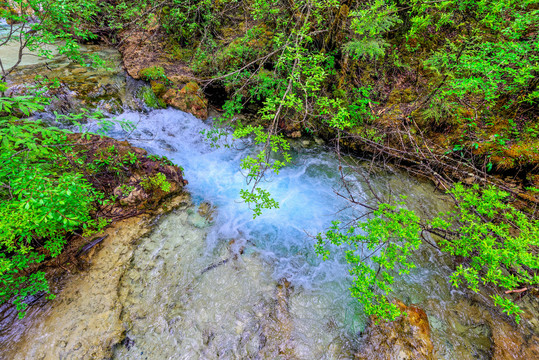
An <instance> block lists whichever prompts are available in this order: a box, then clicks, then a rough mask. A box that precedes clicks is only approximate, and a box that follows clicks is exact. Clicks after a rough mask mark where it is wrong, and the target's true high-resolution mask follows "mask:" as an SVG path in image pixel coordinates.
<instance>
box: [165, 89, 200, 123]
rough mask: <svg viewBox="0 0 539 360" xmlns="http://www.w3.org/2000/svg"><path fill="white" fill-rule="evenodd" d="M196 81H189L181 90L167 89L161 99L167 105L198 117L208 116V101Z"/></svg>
mask: <svg viewBox="0 0 539 360" xmlns="http://www.w3.org/2000/svg"><path fill="white" fill-rule="evenodd" d="M203 96H204V95H203V94H202V90H201V89H200V86H198V84H197V83H196V82H189V83H187V84H185V86H184V87H183V88H182V89H181V90H179V91H178V90H176V89H169V90H168V91H167V92H166V93H165V94H164V95H163V100H164V101H165V103H166V104H167V105H170V106H172V107H175V108H176V109H179V110H182V111H185V112H188V113H191V114H193V115H195V116H196V117H198V118H200V119H206V118H207V117H208V102H207V101H206V99H204V97H203Z"/></svg>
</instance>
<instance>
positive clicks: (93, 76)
mask: <svg viewBox="0 0 539 360" xmlns="http://www.w3.org/2000/svg"><path fill="white" fill-rule="evenodd" d="M2 26H3V27H4V28H5V24H4V25H2V24H0V28H1V27H2ZM0 31H1V30H0ZM2 50H4V48H3V49H2ZM90 50H92V49H90ZM97 50H99V51H103V54H105V56H106V57H107V58H112V59H118V58H119V56H118V54H117V52H115V51H113V50H110V49H101V50H100V49H97ZM13 51H14V50H13ZM2 55H4V53H3V54H2ZM49 67H50V68H52V69H53V70H51V71H53V72H54V71H56V72H58V73H64V74H67V75H66V76H67V78H69V79H71V78H73V79H71V80H70V81H71V82H75V83H80V84H79V85H80V86H86V87H89V89H87V90H88V92H89V93H88V94H86V92H87V91H86V90H85V89H86V88H84V89H83V90H84V91H79V93H83V95H85V96H86V97H87V98H88V99H94V98H95V99H97V100H96V102H97V103H99V104H104V103H106V104H110V102H114V103H117V104H118V106H116V105H115V106H111V108H113V109H118V108H121V107H125V106H128V107H131V108H133V107H134V108H137V106H132V105H133V104H135V100H134V99H135V96H134V95H133V94H134V93H136V91H138V88H139V86H140V84H139V83H137V82H134V81H133V80H132V79H129V78H126V77H125V74H124V73H123V72H121V71H120V70H118V69H119V67H118V66H116V67H115V69H116V70H114V71H113V72H112V75H111V74H109V73H106V71H105V72H103V71H101V72H99V73H94V72H93V70H90V69H82V68H80V67H76V66H73V65H71V64H69V63H67V62H66V61H65V59H55V60H54V61H53V62H49ZM25 71H26V72H28V73H32V72H35V71H36V70H35V69H34V68H33V67H27V68H22V70H21V72H20V74H23V75H24V73H25ZM54 74H56V73H54ZM54 74H53V75H54ZM55 76H56V75H55ZM93 92H96V95H95V96H94V94H93ZM109 93H111V94H114V95H109ZM118 94H119V95H118ZM88 101H89V100H88ZM109 107H110V106H109ZM111 112H114V111H111ZM42 116H43V117H44V118H45V119H47V116H48V115H47V114H42ZM117 119H120V120H127V121H130V122H132V123H133V124H135V125H136V130H135V131H133V132H132V133H129V134H126V133H125V132H123V131H122V130H121V129H120V128H119V127H117V128H116V129H115V130H113V131H112V132H111V135H112V136H114V137H117V138H120V139H124V138H127V139H128V140H129V141H131V142H132V143H134V144H135V145H137V146H140V147H142V148H145V149H147V150H148V151H149V152H150V153H152V154H156V155H162V156H167V157H168V158H169V159H171V160H172V161H174V162H175V163H177V164H179V165H181V166H182V167H183V168H184V169H185V178H186V179H188V180H189V182H190V184H189V185H188V186H187V189H188V191H189V192H190V193H191V194H192V198H193V203H194V204H193V206H192V207H191V208H189V209H188V210H187V211H186V210H181V211H175V212H172V213H171V214H169V215H166V216H164V217H163V218H162V219H160V220H159V222H158V223H157V225H156V226H155V229H154V231H153V232H151V234H150V235H148V236H146V237H145V238H142V239H140V240H139V242H138V245H137V247H136V250H135V252H134V254H133V256H132V259H131V261H130V265H129V267H128V268H127V270H125V272H124V273H123V276H122V278H121V281H120V287H119V289H118V295H119V298H120V301H121V304H122V306H123V310H122V313H121V320H122V322H123V323H124V326H125V330H126V340H125V341H124V342H123V344H118V345H117V346H116V347H115V349H114V357H115V358H116V359H214V358H215V359H216V358H220V359H221V358H222V359H247V358H252V359H257V358H260V359H278V358H283V359H351V358H353V357H354V354H355V353H357V352H358V351H361V341H360V334H361V332H362V331H363V330H364V328H365V325H366V323H367V319H366V317H365V316H364V315H363V313H362V312H361V308H360V307H359V306H358V305H357V301H355V300H354V299H353V298H351V296H350V294H349V292H348V287H349V286H350V277H349V276H348V273H347V269H348V267H347V264H346V263H345V261H344V260H343V256H342V251H341V252H339V251H337V254H336V256H333V257H332V258H331V259H330V260H329V261H327V262H322V261H321V259H320V258H319V257H317V256H316V254H315V252H314V246H313V245H314V243H315V240H314V239H313V237H312V235H316V234H317V233H319V232H323V231H324V230H325V229H327V228H328V227H329V226H330V225H331V222H332V221H333V220H336V219H339V220H342V221H344V222H346V221H349V220H351V219H354V218H355V217H357V216H360V215H361V210H358V209H352V208H349V207H348V205H349V204H348V203H347V201H346V200H344V199H342V198H341V197H339V196H338V195H337V194H336V192H339V191H341V192H342V190H343V189H342V188H341V175H340V173H339V171H338V168H339V166H340V165H343V166H344V169H345V171H346V169H347V163H349V162H351V161H352V160H353V159H352V158H348V159H344V161H345V163H344V164H341V163H339V161H338V159H337V158H336V157H335V156H334V155H333V154H332V153H331V152H330V151H328V149H326V148H324V147H323V146H321V145H316V144H315V142H313V141H302V142H298V143H296V144H295V147H294V150H293V151H292V156H293V163H292V165H290V166H288V167H286V168H284V169H283V170H282V171H281V173H280V174H279V175H273V176H270V178H268V181H267V182H265V183H263V184H262V185H263V187H265V188H266V189H267V190H269V191H270V193H271V194H272V196H273V197H274V198H275V200H277V201H278V202H279V204H280V207H279V209H272V210H266V211H265V212H264V213H263V215H262V216H260V217H258V218H256V219H253V216H252V211H251V210H250V209H249V208H248V207H247V206H246V205H245V204H244V203H243V202H242V201H241V198H240V196H239V191H240V189H242V188H244V187H245V177H244V176H243V174H242V173H241V172H240V171H239V168H240V160H241V158H242V157H244V156H245V155H247V154H249V153H251V152H252V151H254V149H253V146H252V145H251V144H249V143H227V142H225V141H223V142H221V143H220V145H221V146H220V147H213V146H212V144H210V143H208V142H207V141H206V140H205V138H204V136H203V135H202V134H201V131H202V130H208V129H209V128H210V125H209V124H208V123H205V122H203V121H201V120H199V119H196V118H195V117H193V116H191V115H189V114H186V113H183V112H181V111H177V110H173V109H166V110H157V111H152V112H149V113H148V112H146V113H143V112H134V111H128V112H126V113H123V114H122V115H120V116H118V117H117ZM225 145H229V146H230V147H229V146H225ZM368 168H369V164H368V163H363V164H361V163H360V164H359V173H358V174H353V173H350V174H348V175H347V178H348V179H349V180H351V181H352V185H351V187H352V189H353V191H354V196H356V197H357V198H361V199H363V200H365V201H369V199H371V197H372V196H371V195H370V191H369V189H370V187H372V188H374V189H375V190H376V191H377V192H378V193H380V194H384V195H388V194H390V193H391V194H394V195H399V194H402V195H407V196H408V200H407V201H408V203H409V207H410V208H412V209H414V210H416V211H417V212H418V213H419V214H421V215H428V214H434V213H436V212H438V211H442V210H447V201H446V200H447V199H446V198H444V197H443V196H442V195H440V194H438V193H436V192H435V191H434V189H433V187H432V186H431V185H430V184H428V183H425V182H421V181H419V180H417V179H414V178H411V177H410V176H408V175H407V174H404V173H398V172H391V171H378V172H376V173H370V172H368V171H367V169H368ZM361 174H363V175H365V176H367V177H368V178H369V181H370V186H368V184H366V183H365V180H364V178H363V177H362V176H360V175H361ZM415 261H416V263H417V264H418V265H419V266H418V268H417V269H415V270H414V271H412V273H411V274H409V275H407V276H405V277H403V278H401V279H399V280H398V282H397V283H396V284H395V294H394V296H395V298H398V299H401V300H402V301H404V302H405V303H406V304H416V305H419V306H420V307H422V308H423V309H424V310H425V311H426V313H427V315H428V317H429V322H430V325H431V329H432V339H433V343H434V347H435V352H436V358H443V359H459V360H461V359H477V358H480V359H482V358H484V359H487V358H490V356H491V354H492V347H493V341H494V340H493V339H494V338H495V337H496V334H495V332H496V331H497V329H502V328H503V329H504V330H503V331H506V330H507V329H510V326H508V325H507V322H501V321H500V322H499V321H498V320H496V319H495V320H493V317H491V316H490V315H488V311H489V310H488V309H487V310H485V309H486V308H485V306H484V305H481V304H479V303H480V302H481V301H479V302H478V301H477V299H468V297H466V296H465V294H463V293H461V292H459V291H457V290H456V289H454V288H451V287H450V285H449V284H448V281H447V279H448V276H449V274H450V273H451V266H452V265H451V262H450V261H449V260H448V259H447V258H446V257H443V256H441V254H439V253H438V252H437V251H435V250H433V249H431V248H429V247H424V248H422V249H421V250H420V251H419V252H418V253H417V255H416V259H415ZM122 271H124V270H122ZM53 305H54V304H53ZM86 306H89V307H88V308H84V309H82V310H83V311H81V313H82V312H84V313H85V314H90V315H89V316H91V314H92V311H91V310H92V309H91V307H92V306H93V304H89V305H86ZM45 308H46V309H48V308H49V307H47V306H46V307H45ZM45 311H47V312H48V311H49V310H45ZM43 315H44V314H42V316H43ZM84 316H86V315H84ZM84 316H82V318H81V320H78V319H75V320H73V322H75V323H76V322H81V321H82V322H85V321H91V319H85V318H84ZM485 317H488V319H490V320H485ZM39 321H40V311H39V310H38V309H36V308H32V309H31V311H30V316H28V317H27V319H26V320H25V321H24V322H22V323H20V324H18V325H16V326H13V331H11V332H9V331H7V332H0V333H1V334H0V335H2V336H0V347H2V348H4V349H7V348H8V347H9V348H10V349H11V348H13V351H15V352H16V348H17V347H16V346H11V344H15V343H16V342H17V341H19V338H21V336H19V335H20V334H22V333H23V332H25V331H29V332H28V334H26V335H25V336H26V337H27V338H28V339H29V340H26V342H27V343H28V342H32V339H38V336H37V335H36V336H34V335H33V333H32V332H31V331H30V330H29V329H31V328H38V327H39V326H36V324H38V323H39ZM6 324H7V322H6V321H5V320H0V327H2V326H4V325H6ZM498 325H500V326H498ZM10 326H12V325H10ZM45 328H46V327H45ZM36 331H37V330H36ZM58 331H60V330H58ZM507 331H509V330H507ZM498 332H499V331H498ZM36 334H37V333H36ZM39 339H41V340H40V341H42V342H45V343H47V342H48V340H47V337H46V336H45V335H43V334H41V335H39ZM21 341H22V340H21ZM28 346H29V347H30V348H31V347H32V346H33V345H32V344H30V345H28V344H27V347H26V349H28ZM36 346H39V345H34V347H36ZM51 346H52V345H51ZM64 346H65V345H64ZM6 353H7V352H6ZM28 354H30V353H28ZM28 356H29V355H27V353H18V354H17V355H13V356H11V355H10V357H9V358H21V359H25V358H29V357H28ZM0 358H4V357H3V354H1V353H0ZM515 358H518V356H517V357H515Z"/></svg>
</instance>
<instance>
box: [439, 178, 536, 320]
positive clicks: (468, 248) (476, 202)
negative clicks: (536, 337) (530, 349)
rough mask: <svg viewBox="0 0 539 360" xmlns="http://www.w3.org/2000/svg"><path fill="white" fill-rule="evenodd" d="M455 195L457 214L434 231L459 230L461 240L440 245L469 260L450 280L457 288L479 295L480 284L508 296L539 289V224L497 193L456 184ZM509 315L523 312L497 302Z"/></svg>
mask: <svg viewBox="0 0 539 360" xmlns="http://www.w3.org/2000/svg"><path fill="white" fill-rule="evenodd" d="M450 193H451V194H452V195H453V196H454V197H455V199H456V201H457V202H458V207H457V209H456V210H455V211H453V212H451V213H448V214H443V215H440V216H439V217H436V218H435V219H433V220H432V222H431V223H432V225H433V226H435V227H438V228H440V229H444V230H449V229H451V228H452V227H453V226H455V225H453V224H456V226H458V228H457V230H458V231H457V232H458V236H451V237H448V238H446V239H444V240H441V241H440V246H441V247H442V250H443V251H445V252H448V253H450V254H451V255H454V256H462V257H464V258H467V259H469V261H467V262H466V263H464V264H461V265H459V266H458V267H457V269H456V271H455V272H454V273H453V275H452V276H451V282H452V284H453V285H454V286H455V287H459V286H460V285H466V286H467V287H468V288H470V289H471V290H473V291H475V292H478V291H479V284H483V285H493V286H495V287H499V288H501V289H504V290H514V289H516V288H518V287H520V286H526V285H533V284H537V283H539V276H537V275H535V274H534V272H536V271H537V270H539V257H538V256H537V255H535V254H534V247H537V246H539V221H536V220H530V219H529V218H528V217H527V216H526V214H524V213H522V212H521V211H518V210H517V209H515V208H514V207H513V206H512V205H510V204H508V203H506V202H504V199H505V198H507V196H508V194H507V193H505V192H503V191H500V190H498V189H496V188H493V187H487V188H484V189H482V191H479V187H478V186H475V187H474V188H473V189H471V190H469V189H466V188H465V187H464V186H463V185H460V184H457V185H456V186H455V187H454V188H453V189H452V190H451V191H450ZM493 298H494V299H495V300H496V303H497V305H499V306H501V307H502V308H503V309H504V311H506V312H507V313H509V314H514V315H515V318H516V320H517V322H518V321H519V319H520V317H519V315H518V313H519V312H520V310H519V309H518V306H516V305H514V304H513V303H512V302H511V301H510V299H506V298H504V299H501V298H500V296H499V295H496V296H495V297H493Z"/></svg>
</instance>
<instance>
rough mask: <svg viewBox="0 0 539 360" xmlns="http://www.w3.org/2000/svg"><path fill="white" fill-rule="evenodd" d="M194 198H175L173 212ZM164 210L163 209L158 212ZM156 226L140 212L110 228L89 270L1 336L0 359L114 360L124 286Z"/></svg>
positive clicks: (133, 274)
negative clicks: (141, 245)
mask: <svg viewBox="0 0 539 360" xmlns="http://www.w3.org/2000/svg"><path fill="white" fill-rule="evenodd" d="M188 198H189V197H188V195H187V194H181V195H179V196H177V197H175V198H172V199H170V201H169V202H168V207H167V208H168V211H170V210H172V209H174V208H176V207H178V206H180V205H181V204H185V203H188V202H189V200H188ZM164 212H165V210H164V207H163V208H161V209H160V210H159V212H158V213H164ZM150 224H151V219H150V218H145V217H142V216H136V217H132V218H129V219H125V220H122V221H119V222H116V223H114V224H112V225H111V226H110V227H108V228H107V229H106V230H105V232H104V233H105V234H108V235H109V236H108V237H107V238H106V239H105V240H104V241H103V247H102V248H101V250H100V251H96V252H94V254H93V255H92V256H91V258H89V259H88V264H89V267H88V268H87V269H86V270H85V271H81V272H79V273H73V274H70V275H69V276H68V278H67V280H66V284H65V286H64V287H63V288H62V290H61V292H59V293H57V297H56V299H54V300H52V301H51V302H50V303H47V306H46V307H45V308H44V309H41V310H40V311H37V312H29V314H28V315H27V316H26V317H25V318H24V319H22V320H19V319H16V320H14V321H15V322H16V323H14V324H12V325H11V326H9V327H8V328H6V329H9V330H7V331H9V332H10V334H9V336H7V338H0V348H1V349H2V351H1V355H0V358H2V359H14V360H19V359H20V360H23V359H45V360H49V359H50V360H56V359H88V360H90V359H110V358H111V357H112V352H113V350H114V346H115V345H116V344H120V343H121V342H122V340H123V339H124V338H125V324H124V322H123V321H122V319H121V315H122V311H123V309H124V304H123V303H122V302H121V301H120V299H119V296H120V292H119V291H118V289H119V286H120V283H121V280H122V278H123V277H124V275H125V274H126V269H128V265H129V263H130V262H131V259H132V256H133V252H134V250H135V248H136V240H137V239H140V238H141V237H143V236H145V235H146V234H148V233H149V232H150V231H151V226H150ZM128 275H129V277H130V278H131V279H133V278H134V279H136V280H138V279H139V278H140V277H141V274H140V273H138V272H135V271H133V272H130V273H128ZM143 312H144V309H143V310H141V314H142V313H143ZM15 318H16V317H15ZM3 325H4V324H3ZM61 329H64V331H62V330H61ZM3 335H6V334H3ZM6 339H9V340H6ZM8 343H9V346H7V344H8Z"/></svg>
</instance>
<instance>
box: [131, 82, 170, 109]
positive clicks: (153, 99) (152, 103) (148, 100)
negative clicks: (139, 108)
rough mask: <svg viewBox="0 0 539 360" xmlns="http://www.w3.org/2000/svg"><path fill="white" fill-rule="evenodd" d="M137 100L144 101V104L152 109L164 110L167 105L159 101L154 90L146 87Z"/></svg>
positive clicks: (138, 94) (139, 92)
mask: <svg viewBox="0 0 539 360" xmlns="http://www.w3.org/2000/svg"><path fill="white" fill-rule="evenodd" d="M137 98H139V99H140V100H142V101H144V104H145V105H146V106H147V107H149V108H152V109H159V108H164V107H165V106H166V105H165V103H164V101H163V100H162V99H159V98H158V97H157V96H156V95H155V93H154V91H153V90H152V88H150V87H148V86H144V87H143V88H141V89H140V90H139V91H138V93H137Z"/></svg>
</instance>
